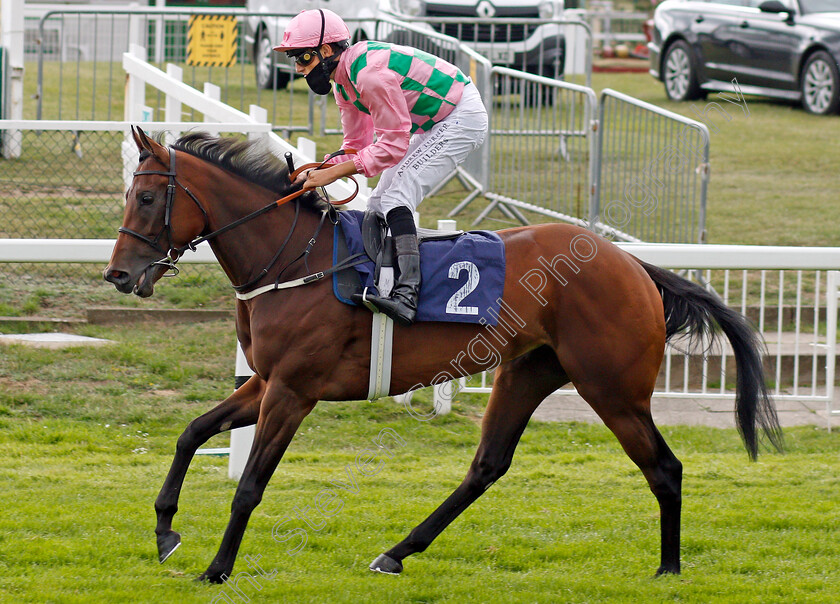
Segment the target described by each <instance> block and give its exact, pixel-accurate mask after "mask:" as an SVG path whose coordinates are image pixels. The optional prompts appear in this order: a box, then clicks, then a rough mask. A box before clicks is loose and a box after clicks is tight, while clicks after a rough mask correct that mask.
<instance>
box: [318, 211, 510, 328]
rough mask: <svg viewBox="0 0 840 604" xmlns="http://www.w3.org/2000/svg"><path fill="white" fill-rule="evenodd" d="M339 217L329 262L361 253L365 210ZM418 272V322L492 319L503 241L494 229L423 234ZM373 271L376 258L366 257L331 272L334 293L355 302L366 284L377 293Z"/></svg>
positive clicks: (500, 290) (500, 283) (500, 288)
mask: <svg viewBox="0 0 840 604" xmlns="http://www.w3.org/2000/svg"><path fill="white" fill-rule="evenodd" d="M338 216H339V223H338V225H336V233H335V235H336V236H335V237H334V241H335V244H334V248H333V264H337V263H339V262H341V261H342V260H344V259H345V258H347V257H348V256H353V255H355V254H364V253H365V247H364V242H363V240H362V232H361V224H362V219H363V217H364V212H360V211H357V210H345V211H341V212H338ZM339 231H340V232H339ZM394 264H395V265H396V263H394ZM394 270H395V271H396V270H397V269H396V266H395V267H394ZM420 271H421V278H422V283H421V285H420V300H419V303H418V306H417V321H448V322H458V323H483V324H487V325H495V324H496V322H497V317H498V316H499V306H500V304H499V300H501V298H502V295H503V294H504V287H505V244H504V242H503V241H502V240H501V238H500V237H499V236H498V235H497V234H496V233H493V232H491V231H470V232H467V233H463V234H461V235H459V236H458V237H456V238H451V239H444V240H430V241H423V240H422V239H421V241H420ZM374 272H375V266H374V261H373V260H371V259H370V258H369V257H368V258H367V261H366V262H363V263H361V264H358V265H356V266H355V267H353V268H348V269H344V270H341V271H338V272H336V273H334V274H333V291H334V292H335V296H336V298H338V299H339V300H341V301H342V302H344V303H345V304H352V305H354V306H355V304H354V303H353V302H352V301H351V299H350V296H352V295H353V294H354V293H361V292H362V291H363V290H364V288H365V287H367V288H368V293H372V294H373V295H378V292H377V290H376V285H375V283H374ZM348 273H349V274H348ZM395 277H396V275H395ZM482 319H483V320H484V321H483V322H482Z"/></svg>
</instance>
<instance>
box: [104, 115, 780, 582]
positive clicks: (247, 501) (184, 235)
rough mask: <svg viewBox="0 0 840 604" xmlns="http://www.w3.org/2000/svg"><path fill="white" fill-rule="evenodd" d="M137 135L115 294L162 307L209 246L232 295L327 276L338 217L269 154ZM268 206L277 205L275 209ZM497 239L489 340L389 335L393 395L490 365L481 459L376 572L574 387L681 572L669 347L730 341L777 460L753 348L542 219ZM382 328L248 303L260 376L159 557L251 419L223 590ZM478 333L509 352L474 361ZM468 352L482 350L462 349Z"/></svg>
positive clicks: (695, 294)
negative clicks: (301, 442)
mask: <svg viewBox="0 0 840 604" xmlns="http://www.w3.org/2000/svg"><path fill="white" fill-rule="evenodd" d="M132 133H133V137H134V140H135V142H136V144H137V148H138V149H139V151H140V164H139V167H138V169H137V171H136V172H135V173H134V179H133V181H132V183H131V186H130V187H129V189H128V191H127V193H126V205H125V215H124V219H123V226H122V227H121V228H120V234H119V236H118V238H117V242H116V245H115V247H114V250H113V254H112V256H111V260H110V263H109V265H108V267H107V268H106V269H105V271H104V278H105V280H106V281H109V282H110V283H112V284H113V285H114V286H115V287H116V289H117V290H119V291H120V292H123V293H126V294H129V293H134V294H136V295H138V296H140V297H147V296H151V295H152V294H153V292H154V286H155V283H156V281H157V280H158V279H160V278H161V277H162V276H163V275H164V274H165V273H166V272H167V271H168V270H169V269H170V268H172V267H174V265H175V264H174V263H175V262H176V261H177V260H178V258H179V257H180V255H181V254H183V253H184V252H185V251H186V250H187V249H188V248H189V247H190V246H192V245H194V244H195V242H196V241H199V240H202V239H204V238H207V237H209V243H210V246H211V248H212V249H213V251H214V252H215V255H216V258H217V259H218V261H219V263H220V264H221V266H222V268H223V269H224V271H225V273H226V275H227V277H228V278H229V279H230V282H231V284H233V285H234V287H235V288H237V287H238V289H239V290H243V289H252V288H254V287H257V286H259V285H265V284H270V283H272V282H276V281H281V280H295V279H300V278H301V277H304V276H307V275H309V274H310V273H311V272H312V271H325V270H327V269H328V268H329V267H330V266H331V265H332V258H333V233H332V230H331V229H329V228H325V229H323V230H321V228H320V226H319V225H323V217H324V216H325V214H324V212H325V211H326V212H327V214H330V211H331V212H334V211H335V210H330V206H329V205H328V204H327V203H325V202H324V201H323V200H322V199H321V197H320V196H319V195H317V194H316V193H314V192H312V191H309V192H306V194H304V195H302V196H300V197H298V198H297V199H296V200H295V201H294V203H291V202H290V203H283V204H280V203H279V202H278V203H274V202H275V201H276V200H277V198H278V196H285V195H287V194H289V193H290V192H293V191H295V190H296V188H297V189H299V188H300V186H299V185H293V184H292V183H290V179H289V171H288V168H287V167H286V166H285V165H284V163H283V162H282V161H281V160H280V159H279V158H277V157H275V156H274V155H273V154H271V153H270V152H268V151H267V150H265V149H263V148H262V147H261V146H260V145H258V144H256V143H254V142H249V141H244V140H241V139H235V138H218V137H211V136H210V135H208V134H205V133H190V134H187V135H185V136H182V137H181V138H180V139H178V141H176V142H175V143H174V144H173V145H172V146H171V147H169V148H165V147H163V146H162V145H160V144H159V143H157V142H156V141H154V140H152V139H150V138H149V137H148V136H147V135H146V134H145V133H144V132H143V131H142V130H140V129H139V128H137V129H134V128H132ZM269 206H271V207H272V208H274V209H273V210H272V211H267V210H265V208H268V207H269ZM263 210H265V211H264V212H263ZM328 210H329V211H328ZM260 212H263V213H262V214H260ZM318 232H320V234H319V235H317V236H316V235H315V234H316V233H318ZM498 235H499V236H500V237H501V239H502V240H503V241H504V244H505V255H506V270H505V283H504V295H503V299H502V300H503V304H502V310H501V313H500V315H499V323H498V325H497V327H496V328H495V331H493V330H490V329H489V328H488V327H485V326H482V325H478V324H464V323H438V322H428V323H419V324H415V325H414V326H411V327H400V326H399V325H396V326H395V327H394V348H393V366H392V374H391V385H390V392H392V393H399V392H406V391H408V390H410V389H414V388H416V387H419V386H420V385H429V384H431V383H433V382H435V380H436V376H440V375H442V374H445V373H446V371H452V369H451V368H452V361H453V360H455V359H457V363H458V366H459V368H460V369H462V370H463V371H464V373H465V374H473V373H477V372H479V371H481V370H484V369H488V368H490V365H491V364H492V365H497V367H496V368H495V376H494V380H493V390H492V394H491V395H490V398H489V401H488V403H487V408H486V410H485V413H484V417H483V420H482V425H481V440H480V444H479V446H478V451H477V452H476V454H475V458H474V459H473V461H472V464H471V465H470V467H469V471H468V472H467V474H466V477H465V478H464V479H463V482H461V484H460V485H459V486H458V487H457V488H456V489H455V491H454V492H453V493H452V494H451V495H450V496H449V497H448V498H447V499H446V500H445V501H444V502H443V503H442V504H441V505H440V506H439V507H438V508H437V509H436V510H435V511H434V512H432V514H431V515H430V516H429V517H428V518H427V519H426V520H424V521H423V522H422V523H421V524H419V525H418V526H417V527H416V528H414V529H413V530H412V531H411V532H410V533H409V534H408V536H407V537H406V538H405V539H403V540H402V541H401V542H399V543H398V544H396V545H395V546H394V547H392V548H391V549H389V550H387V552H385V553H384V554H381V555H380V556H379V557H378V558H377V559H376V560H375V561H374V563H373V564H372V565H371V570H378V571H381V572H386V573H393V574H396V573H399V572H401V571H402V569H403V565H402V561H403V560H404V559H405V558H406V557H407V556H409V555H411V554H414V553H417V552H422V551H424V550H425V549H426V548H427V547H428V546H429V545H430V544H431V542H432V541H433V540H434V539H435V537H437V536H438V535H439V534H440V533H441V532H442V531H443V530H444V529H445V528H446V527H447V526H448V525H449V524H450V523H451V522H452V521H453V520H454V519H455V518H456V517H457V516H458V515H459V514H460V513H461V512H463V511H464V510H465V509H466V508H467V506H469V505H470V504H471V503H472V502H473V501H475V500H476V499H477V498H478V497H479V496H481V494H482V493H484V491H485V490H487V488H489V487H490V485H492V484H493V483H494V482H495V481H496V480H498V479H499V478H500V477H501V476H502V475H504V474H505V472H506V471H507V470H508V468H509V467H510V465H511V460H512V458H513V453H514V449H515V448H516V445H517V443H518V441H519V438H520V436H521V434H522V432H523V431H524V429H525V426H526V425H527V423H528V421H529V419H530V417H531V414H532V413H533V412H534V410H535V409H536V408H537V406H538V405H539V404H540V402H541V401H542V400H543V399H545V398H546V397H547V396H548V395H549V394H551V393H552V392H554V391H555V390H557V389H558V388H560V387H561V386H563V385H565V384H567V383H569V382H571V383H572V384H574V386H575V387H576V388H577V391H578V393H579V394H580V396H582V397H583V398H584V399H585V400H586V401H587V403H588V404H589V405H590V406H591V407H592V408H593V409H594V410H595V412H596V413H597V414H598V415H599V416H600V418H601V419H602V420H603V422H604V423H605V424H606V425H607V427H608V428H609V429H610V430H611V431H612V432H613V434H615V436H616V438H617V439H618V441H619V443H620V444H621V446H622V447H623V448H624V451H625V452H626V453H627V455H628V456H629V457H630V459H631V460H632V461H633V462H634V463H635V464H636V465H637V466H638V467H639V469H640V470H641V471H642V474H643V475H644V477H645V478H646V479H647V482H648V485H649V486H650V489H651V491H652V492H653V494H654V495H655V497H656V500H657V502H658V504H659V508H660V522H661V563H660V565H659V568H658V570H657V575H659V574H662V573H679V572H680V507H681V482H682V464H681V463H680V461H679V460H678V459H677V458H676V457H675V456H674V454H673V453H672V452H671V450H670V449H669V448H668V445H667V444H666V443H665V440H664V439H663V437H662V435H661V434H660V433H659V431H658V430H657V428H656V426H655V425H654V422H653V419H652V417H651V411H650V399H651V394H652V393H653V390H654V385H655V382H656V378H657V374H658V372H659V368H660V365H661V363H662V360H663V355H664V349H665V344H666V342H667V341H668V340H669V339H670V338H672V337H673V336H675V335H677V334H685V333H688V334H692V335H693V336H695V337H699V336H701V335H702V336H703V337H707V336H708V337H711V338H713V337H715V336H716V335H718V333H717V332H718V328H719V329H720V330H722V331H723V333H724V334H725V335H726V337H727V338H728V339H729V341H730V343H731V345H732V348H733V351H734V357H735V359H736V363H737V384H736V388H737V390H736V402H735V414H736V424H737V427H738V430H739V432H740V434H741V437H742V439H743V441H744V444H745V447H746V449H747V452H748V453H749V456H750V457H751V458H753V459H754V458H755V457H756V454H757V451H758V448H759V441H760V440H761V436H762V432H763V435H764V436H765V437H766V439H767V440H769V442H770V443H771V444H772V445H774V446H775V447H776V448H781V445H782V434H781V429H780V426H779V423H778V419H777V416H776V412H775V408H774V406H773V403H772V401H771V400H770V398H769V397H768V393H767V390H766V387H765V383H764V374H763V368H762V361H761V345H762V342H761V339H760V336H759V335H758V334H757V332H756V331H755V330H754V329H753V328H752V327H751V326H750V324H749V323H748V322H747V321H746V319H745V318H744V317H743V316H742V315H741V314H739V313H737V312H735V311H733V310H731V309H729V308H727V307H726V306H725V305H724V304H723V302H722V301H721V300H720V299H719V298H718V297H717V296H716V295H715V294H713V293H711V292H708V291H706V290H705V289H703V288H702V287H700V286H698V285H696V284H693V283H691V282H690V281H688V280H686V279H683V278H682V277H680V276H678V275H675V274H674V273H672V272H670V271H666V270H663V269H660V268H657V267H655V266H652V265H650V264H647V263H645V262H642V261H641V260H639V259H637V258H635V257H634V256H632V255H630V254H628V253H626V252H624V251H622V250H621V249H620V248H618V247H617V246H615V245H613V244H611V243H610V242H609V241H607V240H606V239H602V238H601V237H599V236H597V235H595V234H594V233H592V232H589V231H586V230H584V229H581V228H578V227H575V226H570V225H562V224H542V225H536V226H527V227H519V228H511V229H505V230H501V231H499V232H498ZM311 240H314V243H313V242H312V241H311ZM304 250H308V252H309V253H308V254H304V253H303V252H304ZM272 259H274V261H272ZM310 267H311V268H310ZM242 286H247V287H242ZM371 317H372V315H371V313H370V312H369V311H368V310H367V309H364V308H361V307H359V308H355V307H352V306H350V305H347V304H344V303H342V302H340V301H338V300H337V299H336V297H335V296H334V295H333V291H332V286H331V283H330V279H318V280H313V281H312V282H311V283H308V284H306V285H303V286H300V287H295V288H290V289H283V290H276V291H271V292H269V293H265V294H263V295H259V296H256V297H253V298H251V299H249V300H241V299H238V300H237V303H236V334H237V337H238V338H239V342H240V343H241V346H242V349H243V351H244V353H245V357H246V359H247V361H248V364H249V365H250V367H251V368H252V369H253V371H254V372H255V375H254V376H253V377H251V378H250V379H249V380H248V381H247V382H246V383H245V384H244V385H242V386H241V387H240V388H239V389H237V390H236V391H235V392H234V393H233V394H232V395H231V396H230V397H228V398H227V399H226V400H224V401H223V402H222V403H220V404H219V405H218V406H217V407H215V408H214V409H212V410H211V411H209V412H207V413H205V414H203V415H201V416H200V417H198V418H196V419H195V420H193V421H192V422H191V423H190V424H189V425H188V426H187V428H186V429H185V430H184V432H183V434H182V435H181V436H180V438H178V442H177V448H176V453H175V457H174V460H173V462H172V466H171V468H170V470H169V473H168V475H167V477H166V480H165V482H164V484H163V487H162V489H161V491H160V494H159V496H158V497H157V500H156V501H155V510H156V513H157V526H156V528H155V533H156V535H157V546H158V554H159V558H160V561H161V562H163V561H164V560H165V559H166V558H167V557H168V556H169V555H170V554H171V553H172V552H173V551H174V550H175V548H177V547H178V545H179V544H180V535H179V534H178V533H176V532H175V531H173V530H172V519H173V517H174V515H175V512H176V511H177V508H178V495H179V493H180V490H181V486H182V484H183V481H184V477H185V475H186V472H187V468H188V466H189V464H190V461H191V460H192V457H193V455H194V453H195V452H196V449H197V448H198V447H199V446H200V445H202V444H203V443H204V442H205V441H207V440H208V439H209V438H210V437H211V436H213V435H215V434H218V433H220V432H224V431H226V430H229V429H231V428H239V427H242V426H248V425H253V424H256V433H255V438H254V443H253V446H252V448H251V451H250V454H249V458H248V462H247V465H246V467H245V469H244V473H243V475H242V478H241V479H240V481H239V485H238V487H237V489H236V493H235V495H234V498H233V503H232V506H231V514H230V520H229V523H228V525H227V528H226V530H225V533H224V537H223V539H222V542H221V546H220V548H219V551H218V553H217V555H216V557H215V558H214V559H213V561H212V563H211V564H210V566H209V567H208V568H207V570H206V571H205V572H204V573H203V574H202V575H201V576H200V577H199V579H201V580H207V581H211V582H221V581H223V580H224V579H225V578H226V577H229V576H230V575H231V571H232V569H233V565H234V561H235V558H236V555H237V551H238V549H239V546H240V543H241V540H242V536H243V533H244V531H245V527H246V524H247V522H248V519H249V517H250V515H251V513H252V512H253V510H254V509H255V507H256V506H257V505H258V504H259V502H260V500H261V498H262V496H263V492H264V490H265V488H266V485H267V484H268V481H269V479H270V478H271V476H272V474H273V473H274V471H275V468H276V467H277V464H278V463H279V461H280V458H281V457H282V456H283V453H284V452H285V450H286V448H287V447H288V445H289V443H290V441H291V440H292V437H293V436H294V435H295V433H296V432H297V429H298V426H299V425H300V423H301V422H302V421H303V419H304V418H305V417H306V415H307V414H308V413H309V412H310V411H312V409H313V407H314V406H315V404H316V403H317V402H318V401H319V400H334V401H339V400H363V399H365V398H366V396H367V392H368V377H369V367H370V354H371V353H370V337H371V323H372V318H371ZM479 337H480V338H483V342H485V347H486V349H487V351H489V350H490V349H491V348H492V349H493V350H494V351H495V352H496V354H497V355H498V358H496V359H495V360H491V359H490V358H489V357H491V356H494V355H491V354H489V353H488V354H485V355H480V354H477V353H476V348H475V346H474V342H476V340H477V338H479ZM471 345H472V352H473V354H465V351H469V350H470V349H471ZM447 368H448V370H447ZM442 370H445V371H442ZM456 377H460V376H456Z"/></svg>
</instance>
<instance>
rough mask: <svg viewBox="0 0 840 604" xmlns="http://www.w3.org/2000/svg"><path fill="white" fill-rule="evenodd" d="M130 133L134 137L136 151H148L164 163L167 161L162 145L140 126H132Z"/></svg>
mask: <svg viewBox="0 0 840 604" xmlns="http://www.w3.org/2000/svg"><path fill="white" fill-rule="evenodd" d="M131 135H132V136H133V137H134V143H135V144H136V145H137V150H138V151H140V152H143V151H148V152H149V153H151V154H152V155H154V156H155V157H157V158H158V159H159V160H160V161H162V162H164V163H166V162H167V161H168V155H167V152H166V149H165V148H164V147H163V145H161V144H160V143H158V142H156V141H155V140H153V139H151V138H149V136H148V135H147V134H146V133H145V132H143V129H142V128H141V127H140V126H132V127H131Z"/></svg>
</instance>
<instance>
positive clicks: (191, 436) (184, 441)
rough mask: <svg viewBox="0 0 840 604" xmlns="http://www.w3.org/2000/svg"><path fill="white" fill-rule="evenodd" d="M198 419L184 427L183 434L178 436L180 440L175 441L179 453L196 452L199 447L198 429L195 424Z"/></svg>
mask: <svg viewBox="0 0 840 604" xmlns="http://www.w3.org/2000/svg"><path fill="white" fill-rule="evenodd" d="M196 421H197V420H193V421H191V422H190V423H189V424H187V427H186V428H184V431H183V432H182V433H181V436H179V437H178V441H177V442H176V443H175V450H176V451H178V452H179V453H194V452H195V450H196V449H197V448H198V445H199V443H198V433H197V432H198V431H197V430H196V426H195V422H196Z"/></svg>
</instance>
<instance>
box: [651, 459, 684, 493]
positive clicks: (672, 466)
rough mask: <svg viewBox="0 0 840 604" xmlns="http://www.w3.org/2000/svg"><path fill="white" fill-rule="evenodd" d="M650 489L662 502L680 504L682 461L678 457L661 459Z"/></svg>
mask: <svg viewBox="0 0 840 604" xmlns="http://www.w3.org/2000/svg"><path fill="white" fill-rule="evenodd" d="M650 490H651V491H652V492H653V494H654V495H655V496H656V499H657V500H659V501H660V502H663V503H664V502H668V503H670V504H672V505H679V504H680V502H681V501H682V463H681V462H680V460H678V459H677V458H676V457H669V458H666V459H664V460H661V461H660V463H659V467H658V468H657V471H656V472H655V475H654V478H653V479H652V480H651V481H650Z"/></svg>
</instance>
